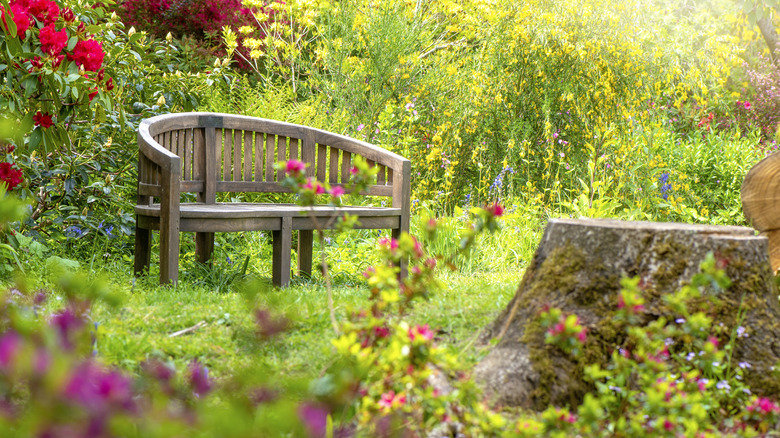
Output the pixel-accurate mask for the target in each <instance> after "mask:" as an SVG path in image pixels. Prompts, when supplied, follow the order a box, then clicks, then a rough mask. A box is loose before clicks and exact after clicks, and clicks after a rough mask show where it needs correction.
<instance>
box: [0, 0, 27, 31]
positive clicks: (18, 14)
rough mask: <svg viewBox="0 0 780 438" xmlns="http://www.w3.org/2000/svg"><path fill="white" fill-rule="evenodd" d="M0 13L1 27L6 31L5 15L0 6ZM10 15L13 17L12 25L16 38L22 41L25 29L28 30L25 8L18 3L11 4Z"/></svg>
mask: <svg viewBox="0 0 780 438" xmlns="http://www.w3.org/2000/svg"><path fill="white" fill-rule="evenodd" d="M0 12H2V17H3V27H4V28H5V30H6V31H8V24H7V22H6V21H5V20H6V13H5V9H4V8H3V7H2V6H0ZM11 14H12V15H13V20H14V24H15V25H16V36H18V37H19V38H22V39H24V35H25V33H26V32H27V29H29V28H30V16H29V15H27V8H25V7H24V6H23V5H22V4H19V3H14V4H11Z"/></svg>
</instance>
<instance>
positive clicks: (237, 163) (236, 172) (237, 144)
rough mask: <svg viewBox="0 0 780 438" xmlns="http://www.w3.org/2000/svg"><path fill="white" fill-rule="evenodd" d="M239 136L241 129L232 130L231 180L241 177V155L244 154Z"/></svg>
mask: <svg viewBox="0 0 780 438" xmlns="http://www.w3.org/2000/svg"><path fill="white" fill-rule="evenodd" d="M241 137H242V136H241V131H239V130H235V131H233V181H241V179H242V174H241V170H242V166H241V156H242V155H243V154H244V149H243V147H242V145H241Z"/></svg>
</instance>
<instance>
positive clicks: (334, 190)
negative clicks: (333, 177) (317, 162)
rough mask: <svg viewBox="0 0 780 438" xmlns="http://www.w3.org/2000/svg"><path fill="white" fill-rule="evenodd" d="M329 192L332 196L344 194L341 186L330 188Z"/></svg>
mask: <svg viewBox="0 0 780 438" xmlns="http://www.w3.org/2000/svg"><path fill="white" fill-rule="evenodd" d="M330 194H331V196H333V197H334V198H339V197H341V196H342V195H343V194H344V189H343V188H342V187H341V186H336V187H333V188H332V189H330Z"/></svg>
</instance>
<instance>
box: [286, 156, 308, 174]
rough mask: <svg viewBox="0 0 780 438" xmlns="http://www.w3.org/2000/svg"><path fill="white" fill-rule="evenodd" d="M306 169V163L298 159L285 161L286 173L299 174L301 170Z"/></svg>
mask: <svg viewBox="0 0 780 438" xmlns="http://www.w3.org/2000/svg"><path fill="white" fill-rule="evenodd" d="M305 169H306V164H305V163H303V162H302V161H298V160H289V161H287V166H286V170H287V174H288V175H290V176H293V177H297V176H300V175H301V174H302V173H303V171H304V170H305Z"/></svg>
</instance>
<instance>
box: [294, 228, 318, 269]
mask: <svg viewBox="0 0 780 438" xmlns="http://www.w3.org/2000/svg"><path fill="white" fill-rule="evenodd" d="M313 255H314V231H312V230H300V231H298V273H299V274H300V275H302V276H304V277H307V278H311V268H312V263H311V261H312V257H313Z"/></svg>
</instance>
